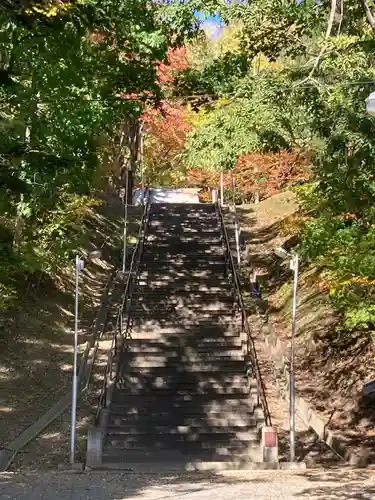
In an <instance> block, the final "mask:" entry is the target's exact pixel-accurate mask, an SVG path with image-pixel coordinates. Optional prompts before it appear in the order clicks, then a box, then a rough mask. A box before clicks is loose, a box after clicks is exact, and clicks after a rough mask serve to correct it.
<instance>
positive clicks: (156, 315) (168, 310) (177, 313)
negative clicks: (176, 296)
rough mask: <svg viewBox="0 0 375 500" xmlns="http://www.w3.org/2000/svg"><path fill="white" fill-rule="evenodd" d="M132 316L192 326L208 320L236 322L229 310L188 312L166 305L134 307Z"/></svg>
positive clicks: (131, 311) (131, 312) (131, 310)
mask: <svg viewBox="0 0 375 500" xmlns="http://www.w3.org/2000/svg"><path fill="white" fill-rule="evenodd" d="M202 308H204V304H202V305H201V309H202ZM130 314H131V317H132V318H141V319H145V320H147V319H153V320H158V319H161V320H166V319H167V318H169V319H172V318H175V319H177V320H178V321H183V322H184V324H186V323H187V322H189V323H192V324H201V323H203V324H205V323H207V321H208V320H211V321H214V322H217V321H220V322H221V323H224V322H228V323H229V324H231V323H233V322H234V319H235V318H234V317H233V315H232V314H231V313H230V312H229V313H228V309H227V308H225V309H222V310H210V311H207V312H206V313H202V312H201V311H199V309H196V310H195V311H194V310H186V309H176V307H174V306H173V305H171V306H166V305H165V304H160V305H159V307H158V306H157V305H155V307H152V308H151V307H150V308H149V309H146V308H143V307H134V306H132V307H131V309H130Z"/></svg>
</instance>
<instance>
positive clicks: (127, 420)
mask: <svg viewBox="0 0 375 500" xmlns="http://www.w3.org/2000/svg"><path fill="white" fill-rule="evenodd" d="M110 409H111V412H110V417H109V418H110V423H111V425H112V424H113V425H140V423H142V422H152V425H154V426H156V425H162V426H179V425H193V426H200V427H202V426H213V427H215V426H222V427H231V426H247V425H249V426H252V425H254V424H255V420H254V416H253V412H252V411H251V410H247V411H246V410H244V409H242V410H237V411H235V412H234V411H227V412H226V411H217V410H216V411H210V412H209V413H207V412H206V411H205V410H204V409H203V408H198V409H195V410H194V411H192V410H191V409H189V408H181V409H179V408H178V409H177V411H174V412H171V411H166V410H165V409H163V408H160V410H159V409H158V408H153V407H151V408H145V407H142V408H139V409H138V408H125V407H124V406H121V405H115V404H111V408H110Z"/></svg>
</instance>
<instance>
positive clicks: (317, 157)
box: [0, 0, 375, 328]
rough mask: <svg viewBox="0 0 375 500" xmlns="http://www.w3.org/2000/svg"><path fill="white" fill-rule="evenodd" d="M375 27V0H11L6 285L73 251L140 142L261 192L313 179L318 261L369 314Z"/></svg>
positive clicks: (374, 238) (2, 47)
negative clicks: (207, 30)
mask: <svg viewBox="0 0 375 500" xmlns="http://www.w3.org/2000/svg"><path fill="white" fill-rule="evenodd" d="M197 10H199V11H201V13H202V14H215V13H216V14H219V15H220V16H221V19H222V20H223V23H224V24H225V27H224V28H223V30H222V32H221V35H220V36H219V37H217V38H214V39H212V38H210V37H209V36H207V35H205V34H204V32H203V31H202V30H201V29H200V26H199V22H198V20H197V17H195V15H194V13H195V12H196V11H197ZM374 35H375V9H374V7H373V4H372V2H369V0H343V1H342V0H340V1H339V0H330V1H328V0H322V1H321V2H316V1H314V0H302V1H301V2H297V1H295V0H253V1H251V2H221V1H218V0H212V1H211V2H200V1H198V0H195V1H190V0H188V1H185V2H179V1H176V2H174V1H172V2H170V1H168V2H167V1H165V2H164V1H162V2H149V1H147V0H137V1H133V0H121V1H120V0H102V1H100V2H99V1H98V0H86V1H85V2H83V1H80V0H76V1H74V2H73V1H72V2H68V1H63V2H60V1H59V2H57V1H54V0H51V1H33V0H23V1H17V2H13V1H12V0H1V1H0V165H1V170H0V190H1V193H0V194H1V201H0V207H1V208H0V225H1V227H0V230H1V238H2V242H3V243H2V246H1V255H0V269H1V276H0V280H1V283H2V285H1V286H3V288H4V290H3V291H4V293H3V296H4V297H7V294H8V295H9V294H11V293H13V292H12V290H13V288H12V286H13V285H12V283H13V281H17V280H18V279H19V275H20V273H21V274H23V275H25V276H26V277H27V276H32V275H33V274H34V273H41V272H43V273H53V272H55V271H56V267H57V266H58V265H59V264H61V263H63V262H65V261H66V260H67V259H69V258H70V257H71V255H72V251H73V250H74V249H75V248H77V245H79V241H77V239H76V238H75V237H74V235H77V233H78V232H77V230H76V228H77V224H82V221H83V220H84V217H85V212H86V210H87V209H88V207H89V206H90V204H91V203H94V201H93V200H92V198H91V196H92V190H93V187H94V180H95V179H97V177H98V171H99V172H102V170H100V169H101V168H102V166H103V165H109V170H111V168H112V167H111V165H112V164H115V163H116V162H118V159H119V158H120V160H119V162H120V164H121V165H123V163H124V162H126V158H127V157H130V158H131V160H129V161H130V164H131V167H132V170H133V173H134V174H136V178H137V179H138V180H140V178H141V175H140V170H139V169H140V166H141V167H142V172H143V181H147V182H150V183H159V184H160V183H168V184H171V183H173V184H180V185H181V184H185V185H191V183H194V182H195V183H196V184H201V185H206V184H207V182H206V181H207V179H209V178H211V179H212V182H214V180H213V179H214V178H216V177H217V172H219V171H220V170H221V169H224V171H225V172H233V173H235V174H236V180H237V185H238V192H239V193H241V196H242V198H243V199H244V200H246V201H249V200H251V199H252V196H253V194H254V192H257V193H260V195H261V196H268V195H270V194H272V193H273V192H275V191H277V190H280V189H284V188H285V187H287V186H290V185H296V184H298V190H299V192H300V196H301V200H302V201H303V206H304V209H305V210H306V213H308V217H304V219H307V222H305V226H304V231H303V234H302V244H301V252H303V256H304V259H305V260H307V261H309V260H310V261H314V263H315V264H316V265H318V267H319V266H320V267H321V269H322V273H323V274H324V282H325V283H328V284H329V285H330V291H331V295H332V299H333V300H334V301H335V303H336V305H337V306H338V307H339V308H342V310H343V311H344V312H345V315H346V321H347V324H348V326H351V327H358V325H360V326H363V327H367V328H369V327H371V328H372V327H373V325H374V323H375V309H374V307H373V306H372V303H373V299H374V297H373V295H374V292H373V290H374V287H373V286H372V285H373V283H374V282H375V234H374V231H373V226H374V223H375V213H374V209H373V206H374V202H375V178H374V169H373V165H374V163H375V142H374V137H375V121H374V119H373V118H371V117H370V116H367V115H366V113H365V104H364V101H365V99H366V97H367V95H368V94H369V93H370V91H372V90H374V83H373V82H374V67H375V65H374V62H375V61H374V55H373V54H374V53H375V51H374V49H375V39H374ZM140 130H143V132H144V133H143V141H140V140H139V131H140ZM132 134H133V135H132ZM134 134H135V135H136V137H135V136H134ZM140 144H142V145H143V148H142V149H143V157H142V158H141V157H140V156H139V154H138V150H139V148H140ZM116 165H117V163H116ZM121 165H120V166H121ZM135 169H138V171H137V172H136V171H135ZM101 175H104V174H101ZM215 176H216V177H215ZM230 178H231V177H230V175H229V177H228V179H230ZM205 183H206V184H205ZM301 183H302V185H301ZM229 185H230V181H229V180H228V186H229Z"/></svg>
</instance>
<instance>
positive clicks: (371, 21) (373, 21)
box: [359, 0, 375, 32]
mask: <svg viewBox="0 0 375 500" xmlns="http://www.w3.org/2000/svg"><path fill="white" fill-rule="evenodd" d="M359 1H360V3H361V5H362V7H363V10H364V11H365V14H366V17H367V21H368V22H369V25H370V26H371V29H372V31H374V32H375V17H374V16H373V14H372V12H371V10H370V7H369V6H368V3H367V0H359Z"/></svg>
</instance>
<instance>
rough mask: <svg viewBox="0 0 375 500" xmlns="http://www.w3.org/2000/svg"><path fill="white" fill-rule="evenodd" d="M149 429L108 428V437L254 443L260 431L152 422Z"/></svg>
mask: <svg viewBox="0 0 375 500" xmlns="http://www.w3.org/2000/svg"><path fill="white" fill-rule="evenodd" d="M147 426H148V427H147V428H145V427H141V426H140V425H137V426H136V427H131V428H129V427H124V426H123V427H117V426H113V425H111V426H108V428H107V436H108V437H109V438H115V439H119V438H120V439H128V440H131V441H136V440H137V438H141V439H142V440H143V439H145V440H148V439H150V440H151V439H152V438H154V437H155V438H161V439H166V440H168V438H172V440H173V438H177V439H181V441H184V440H185V439H186V440H187V441H193V442H196V441H217V442H220V441H221V442H222V441H228V442H230V441H232V440H233V441H254V440H258V430H257V428H256V425H255V424H254V425H253V426H252V427H250V426H247V427H244V426H237V427H235V426H231V427H211V426H206V427H203V426H201V427H197V426H195V427H191V426H189V425H178V426H176V427H173V426H153V425H152V422H148V423H147Z"/></svg>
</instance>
